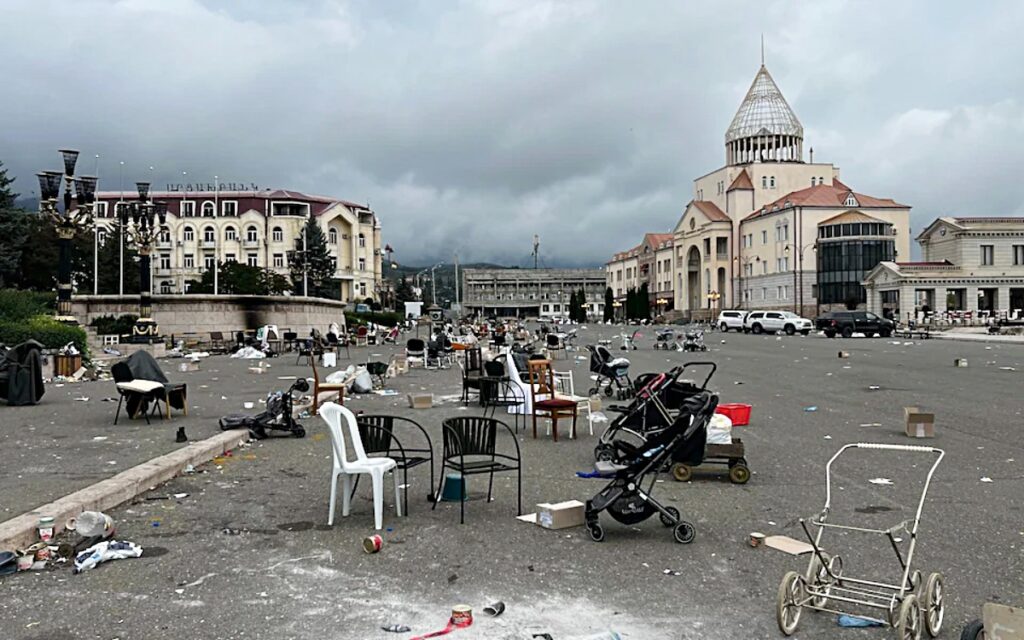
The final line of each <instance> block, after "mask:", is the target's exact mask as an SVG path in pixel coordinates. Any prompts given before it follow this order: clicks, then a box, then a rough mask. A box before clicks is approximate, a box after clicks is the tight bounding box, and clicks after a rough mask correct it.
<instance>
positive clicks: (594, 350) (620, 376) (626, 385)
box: [587, 344, 633, 400]
mask: <svg viewBox="0 0 1024 640" xmlns="http://www.w3.org/2000/svg"><path fill="white" fill-rule="evenodd" d="M587 351H589V352H590V372H591V373H593V374H596V375H597V380H596V382H595V385H594V386H593V387H592V388H591V389H590V391H589V394H590V395H592V396H593V395H597V394H599V393H600V392H601V390H602V389H603V390H604V395H606V396H608V397H609V398H610V397H612V395H613V394H614V395H615V396H616V397H618V398H619V399H620V400H624V399H626V398H628V397H629V396H631V395H632V394H633V383H632V381H631V380H630V379H629V360H627V359H626V358H616V357H615V356H613V355H612V352H611V351H609V350H608V347H606V346H604V345H603V344H599V345H596V346H595V345H588V346H587Z"/></svg>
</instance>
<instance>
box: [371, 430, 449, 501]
mask: <svg viewBox="0 0 1024 640" xmlns="http://www.w3.org/2000/svg"><path fill="white" fill-rule="evenodd" d="M356 422H357V423H358V424H359V437H360V438H361V439H362V442H363V449H364V451H366V453H367V454H368V455H372V454H375V453H382V454H384V455H385V456H387V457H388V458H391V459H392V460H394V461H395V463H396V464H397V465H398V470H400V471H401V472H402V484H403V485H405V495H404V496H403V497H402V499H403V501H404V502H405V504H404V507H405V514H406V515H409V469H412V468H414V467H418V466H420V465H422V464H429V465H430V485H429V486H430V488H431V489H433V488H434V445H433V442H431V440H430V436H429V435H428V434H427V430H426V429H424V428H423V427H422V426H420V424H419V423H418V422H416V421H415V420H410V419H409V418H401V417H399V416H385V415H359V416H356ZM396 427H399V428H400V429H402V430H403V431H408V432H411V433H413V434H415V431H416V430H418V431H419V432H420V435H422V436H423V440H425V441H426V445H425V446H422V447H416V448H412V447H408V446H405V445H403V444H402V443H401V441H400V440H399V438H398V436H397V435H396V433H395V428H396ZM403 427H404V428H403ZM402 437H403V438H404V437H405V436H404V435H403V436H402ZM409 442H410V440H408V439H407V440H406V444H408V443H409ZM356 482H357V483H358V479H357V481H356ZM429 498H430V499H431V501H433V495H432V494H431V495H430V496H429Z"/></svg>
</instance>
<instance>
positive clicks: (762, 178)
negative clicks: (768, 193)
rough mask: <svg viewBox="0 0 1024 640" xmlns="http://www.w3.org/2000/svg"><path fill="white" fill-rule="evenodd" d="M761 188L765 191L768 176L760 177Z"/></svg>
mask: <svg viewBox="0 0 1024 640" xmlns="http://www.w3.org/2000/svg"><path fill="white" fill-rule="evenodd" d="M761 188H762V189H767V188H768V176H761Z"/></svg>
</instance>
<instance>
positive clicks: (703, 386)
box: [676, 360, 718, 390]
mask: <svg viewBox="0 0 1024 640" xmlns="http://www.w3.org/2000/svg"><path fill="white" fill-rule="evenodd" d="M690 367H711V371H710V372H709V373H708V377H706V378H704V382H703V383H702V384H701V385H700V388H701V389H702V390H706V389H707V388H708V383H709V382H711V378H712V377H713V376H714V375H715V372H716V371H718V365H717V364H715V363H714V362H709V361H705V360H702V361H698V362H684V363H683V366H682V367H681V368H680V370H679V375H682V373H683V371H685V370H686V369H688V368H690ZM678 377H679V376H676V378H678Z"/></svg>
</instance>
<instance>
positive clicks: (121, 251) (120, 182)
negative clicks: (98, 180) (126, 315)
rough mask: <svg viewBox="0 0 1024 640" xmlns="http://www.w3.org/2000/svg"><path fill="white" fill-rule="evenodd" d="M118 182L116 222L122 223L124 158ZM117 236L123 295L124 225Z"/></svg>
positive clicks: (119, 283)
mask: <svg viewBox="0 0 1024 640" xmlns="http://www.w3.org/2000/svg"><path fill="white" fill-rule="evenodd" d="M117 182H118V187H117V188H118V189H120V190H121V197H120V199H119V200H118V201H117V206H116V207H115V209H117V212H116V213H117V214H118V218H117V220H118V222H116V223H115V224H121V222H120V220H121V218H120V217H119V216H120V214H121V211H120V208H121V207H123V206H124V160H122V161H121V169H120V172H119V175H118V178H117ZM117 237H118V238H119V239H120V241H119V242H118V245H119V246H118V247H117V295H119V296H123V295H124V228H123V227H118V229H117Z"/></svg>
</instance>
